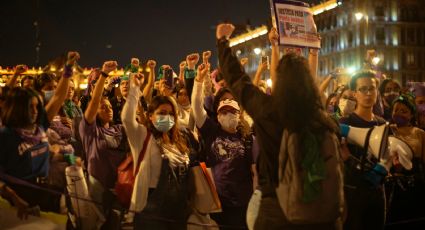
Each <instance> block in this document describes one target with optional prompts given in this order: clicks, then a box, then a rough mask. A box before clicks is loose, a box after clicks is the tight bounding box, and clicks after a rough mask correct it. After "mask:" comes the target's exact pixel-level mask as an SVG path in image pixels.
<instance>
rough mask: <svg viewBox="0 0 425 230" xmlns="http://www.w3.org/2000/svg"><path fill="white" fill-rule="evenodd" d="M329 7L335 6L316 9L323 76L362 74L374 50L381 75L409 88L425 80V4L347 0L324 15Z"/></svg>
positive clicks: (415, 0)
mask: <svg viewBox="0 0 425 230" xmlns="http://www.w3.org/2000/svg"><path fill="white" fill-rule="evenodd" d="M324 4H335V1H328V2H325V3H323V4H321V5H318V6H315V7H312V11H313V13H314V14H315V22H316V25H317V29H318V32H319V33H320V35H321V38H322V49H321V51H320V56H319V70H318V74H319V76H325V75H327V74H329V73H330V72H332V71H333V70H334V69H335V68H337V67H345V68H347V69H349V70H350V71H355V70H358V69H360V68H362V67H363V64H364V60H365V56H366V52H367V50H371V49H374V50H375V51H376V54H377V58H376V59H375V61H376V62H374V65H373V66H374V68H376V70H379V71H381V72H383V73H385V74H386V75H387V76H389V77H392V78H394V79H396V80H398V81H399V82H401V83H402V84H403V85H405V84H406V82H407V81H425V14H421V9H422V11H423V10H425V1H423V0H373V1H368V0H343V1H338V2H336V7H334V8H332V9H329V10H321V9H323V6H324ZM334 6H335V5H334Z"/></svg>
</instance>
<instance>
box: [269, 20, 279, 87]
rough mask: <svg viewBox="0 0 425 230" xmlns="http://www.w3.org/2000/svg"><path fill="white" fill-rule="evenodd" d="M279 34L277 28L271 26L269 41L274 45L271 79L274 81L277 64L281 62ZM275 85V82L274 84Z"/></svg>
mask: <svg viewBox="0 0 425 230" xmlns="http://www.w3.org/2000/svg"><path fill="white" fill-rule="evenodd" d="M278 39H279V34H278V33H277V30H276V28H274V27H273V28H271V30H270V32H269V41H270V44H271V46H272V51H271V57H270V59H271V60H270V79H271V80H272V82H273V83H275V82H276V78H277V66H278V64H279V55H280V53H279V40H278ZM273 85H275V84H273ZM272 91H273V90H272Z"/></svg>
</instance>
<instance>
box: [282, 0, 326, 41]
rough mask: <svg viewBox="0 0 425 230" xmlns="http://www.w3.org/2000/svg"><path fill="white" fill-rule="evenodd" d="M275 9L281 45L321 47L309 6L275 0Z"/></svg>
mask: <svg viewBox="0 0 425 230" xmlns="http://www.w3.org/2000/svg"><path fill="white" fill-rule="evenodd" d="M274 10H275V17H276V25H277V27H278V28H277V29H278V31H279V44H280V45H285V46H300V47H311V48H320V39H319V36H318V34H317V28H316V24H315V23H314V19H313V14H312V13H311V11H310V9H309V8H308V7H305V6H298V5H293V4H287V3H278V2H275V3H274Z"/></svg>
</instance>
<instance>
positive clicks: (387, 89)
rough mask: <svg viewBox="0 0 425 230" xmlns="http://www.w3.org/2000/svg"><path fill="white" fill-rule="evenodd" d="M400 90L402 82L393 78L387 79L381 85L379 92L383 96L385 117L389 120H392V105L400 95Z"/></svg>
mask: <svg viewBox="0 0 425 230" xmlns="http://www.w3.org/2000/svg"><path fill="white" fill-rule="evenodd" d="M400 90H401V87H400V84H399V83H398V82H396V81H395V80H393V79H385V80H383V81H382V83H381V85H380V86H379V93H380V95H381V96H382V104H383V105H384V115H383V118H384V119H385V120H387V121H390V120H391V112H392V111H391V105H392V103H393V101H394V100H395V99H396V98H397V97H398V96H399V95H400Z"/></svg>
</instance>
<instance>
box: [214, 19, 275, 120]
mask: <svg viewBox="0 0 425 230" xmlns="http://www.w3.org/2000/svg"><path fill="white" fill-rule="evenodd" d="M232 27H233V26H232V25H229V24H221V25H219V26H218V27H217V34H216V36H217V39H218V42H217V46H218V58H219V63H220V68H221V71H222V73H223V76H224V78H225V80H226V82H227V84H228V85H229V87H230V88H231V90H232V92H233V94H234V96H235V98H236V99H237V100H238V102H239V104H241V105H242V107H243V108H244V109H245V110H246V111H247V112H248V114H249V115H250V116H251V117H252V118H253V119H254V120H255V118H257V117H259V116H261V115H262V113H259V112H258V111H262V109H261V108H262V107H263V106H270V97H269V96H267V95H266V94H265V93H263V92H262V91H261V90H260V89H259V88H258V87H256V86H254V85H253V84H252V80H251V78H250V77H249V76H248V75H247V74H246V73H245V71H244V70H243V67H242V66H241V65H240V63H239V60H238V59H237V57H236V56H234V55H233V53H232V50H231V49H230V47H229V41H228V37H230V35H231V33H232V32H233V29H232ZM233 28H234V27H233Z"/></svg>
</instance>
